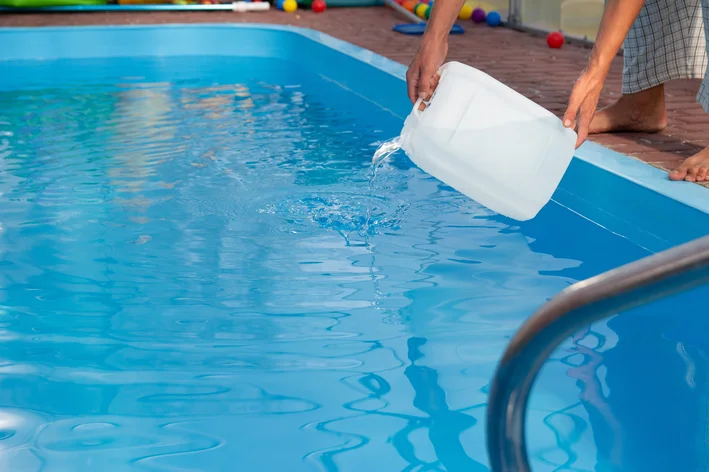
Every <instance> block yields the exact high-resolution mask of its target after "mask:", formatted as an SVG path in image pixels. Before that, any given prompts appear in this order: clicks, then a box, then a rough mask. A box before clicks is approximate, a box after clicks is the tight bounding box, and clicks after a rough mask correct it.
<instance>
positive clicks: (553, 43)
mask: <svg viewBox="0 0 709 472" xmlns="http://www.w3.org/2000/svg"><path fill="white" fill-rule="evenodd" d="M564 41H566V40H565V39H564V35H563V34H561V33H559V32H558V31H552V32H551V33H549V35H548V36H547V44H548V45H549V47H550V48H552V49H560V48H561V46H563V45H564Z"/></svg>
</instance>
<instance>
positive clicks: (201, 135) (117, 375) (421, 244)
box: [0, 58, 706, 472]
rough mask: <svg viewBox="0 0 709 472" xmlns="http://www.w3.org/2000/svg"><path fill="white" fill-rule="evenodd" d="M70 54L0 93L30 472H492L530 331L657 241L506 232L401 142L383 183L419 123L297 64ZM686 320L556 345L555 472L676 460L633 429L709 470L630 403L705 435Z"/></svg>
mask: <svg viewBox="0 0 709 472" xmlns="http://www.w3.org/2000/svg"><path fill="white" fill-rule="evenodd" d="M71 66H72V67H71V68H69V67H68V64H65V65H64V66H62V65H61V64H56V63H43V64H24V65H22V64H20V65H3V66H2V67H15V68H17V69H16V70H15V71H14V72H13V74H15V73H17V72H18V71H19V72H22V73H23V74H24V76H26V77H29V78H31V82H30V83H29V84H28V85H27V88H26V89H22V88H20V89H13V90H7V91H2V92H0V105H2V106H0V156H2V159H0V166H1V167H0V254H2V258H1V260H0V265H2V268H3V270H2V271H0V308H1V309H0V339H2V340H3V342H2V343H0V387H2V388H0V448H1V449H2V450H3V455H2V457H1V458H0V461H4V462H3V463H2V465H5V466H6V467H5V468H6V469H7V470H40V469H41V468H42V467H45V468H48V469H50V470H96V469H97V468H98V469H101V470H112V469H115V468H119V469H120V468H128V467H136V468H140V467H143V468H153V469H155V468H162V469H164V470H171V469H175V470H184V469H189V468H192V469H197V470H203V469H204V468H205V467H208V468H210V470H231V469H233V467H234V466H235V464H236V465H238V466H239V467H242V468H246V469H248V470H289V471H293V472H300V471H305V470H325V471H329V472H330V471H341V472H347V471H355V470H367V469H376V470H405V471H412V472H413V471H423V470H431V471H433V470H436V471H444V470H446V471H476V470H479V471H483V470H487V466H486V464H487V462H486V455H485V445H484V407H485V403H486V401H487V387H488V384H489V381H490V376H491V375H492V372H493V370H494V368H495V365H496V363H497V360H498V358H499V355H500V353H501V352H502V350H503V349H504V347H505V345H506V343H507V341H508V339H509V336H510V335H511V334H512V333H513V332H514V330H515V329H516V328H517V327H518V326H519V324H520V323H521V322H522V321H523V320H524V319H525V318H526V316H528V315H529V314H530V313H531V312H532V311H533V310H534V309H535V308H537V307H538V306H539V305H540V304H541V303H543V302H544V301H545V300H547V299H548V298H549V297H551V296H553V295H554V294H555V293H557V292H558V291H559V290H561V289H563V288H565V287H567V286H568V285H569V284H570V283H573V282H574V281H576V280H579V279H582V278H586V277H588V276H590V275H595V274H596V273H598V272H601V271H603V270H606V269H607V268H610V267H612V266H615V265H617V264H618V263H619V262H625V261H629V260H633V259H636V258H639V257H642V256H643V255H645V254H646V252H645V251H644V250H643V249H641V248H638V247H637V246H635V245H634V244H633V243H632V242H630V241H627V240H623V239H621V238H618V237H616V236H614V235H613V234H612V233H610V232H608V231H605V230H603V229H602V228H598V227H596V226H594V225H593V224H591V223H590V222H588V221H586V220H583V219H582V218H580V217H579V216H578V215H574V214H573V213H570V212H569V211H568V210H565V209H563V208H561V207H559V206H557V205H554V204H551V205H549V206H548V207H547V208H545V210H544V211H543V212H542V213H541V214H540V215H539V217H538V218H536V219H535V220H533V221H531V222H527V223H525V224H521V225H520V224H517V223H515V222H512V221H508V220H505V219H503V218H500V217H497V216H495V215H493V214H491V213H490V212H489V211H487V210H486V209H484V208H482V207H480V206H479V205H477V204H475V203H474V202H471V201H470V200H468V199H467V198H465V197H462V196H460V195H459V194H457V193H456V192H454V191H452V190H451V189H450V188H447V187H446V186H445V185H442V184H440V183H439V182H437V181H435V180H434V179H431V178H429V177H427V176H426V175H424V174H422V173H421V172H419V171H418V170H417V169H415V168H412V166H411V164H410V162H409V161H408V160H407V159H406V158H405V157H404V156H402V155H395V156H393V158H392V159H390V160H387V161H386V162H384V163H382V164H381V166H380V167H379V168H378V171H377V176H376V179H375V180H374V181H373V182H371V189H370V178H371V169H370V163H371V157H372V152H373V151H374V149H375V148H376V145H377V144H378V143H380V142H382V141H383V140H385V139H386V138H388V137H390V136H393V135H395V134H396V132H398V130H399V127H400V125H401V123H399V122H398V121H397V120H395V119H394V118H392V117H391V116H390V115H387V114H384V113H383V112H380V111H377V110H373V108H372V106H371V104H370V103H369V102H366V101H364V100H361V99H359V98H356V97H353V96H352V95H351V94H350V92H348V91H346V90H343V89H339V88H338V86H337V84H335V83H332V82H328V81H325V80H323V79H322V78H320V77H318V76H314V75H311V74H309V73H307V72H306V71H302V70H299V69H298V68H297V67H294V66H293V65H292V64H289V63H278V62H270V61H259V60H252V59H238V60H232V61H229V60H226V59H224V58H176V59H172V60H147V59H141V60H137V59H121V60H116V62H113V61H112V62H110V63H105V62H101V61H88V62H87V63H86V64H84V66H85V67H80V68H78V69H77V68H76V64H74V63H72V64H71ZM127 67H130V70H131V74H132V77H125V76H124V71H125V70H128V69H127ZM79 71H80V72H79ZM205 71H207V72H205ZM6 77H9V75H3V74H2V73H0V85H1V84H3V80H6V79H4V78H6ZM57 83H58V84H62V83H70V84H73V85H71V86H66V87H64V88H62V87H59V86H56V85H52V86H51V87H49V85H48V84H57ZM116 84H118V85H116ZM0 90H2V87H1V86H0ZM146 107H147V109H148V110H147V111H146ZM694 300H695V301H694V303H696V304H697V305H700V303H698V302H697V301H696V300H697V299H694ZM671 308H672V306H665V307H664V308H661V309H658V311H657V314H656V315H655V314H650V315H651V316H650V315H648V313H645V314H644V315H642V316H645V317H647V319H650V320H654V321H652V322H647V320H646V319H645V318H643V319H642V322H640V321H639V318H638V316H641V315H637V316H635V318H632V317H631V318H626V317H625V315H624V316H621V317H618V318H615V319H613V320H612V321H609V322H607V323H605V324H599V325H594V326H593V327H592V328H591V329H590V330H589V331H588V333H581V334H580V335H579V337H578V339H577V340H576V341H575V343H574V342H572V343H569V344H568V345H566V346H564V348H563V349H562V350H561V351H560V352H559V353H557V354H556V355H555V357H554V359H552V360H551V361H550V363H549V365H548V368H547V369H546V370H545V372H544V375H543V376H542V378H541V379H540V381H539V383H538V385H537V388H536V389H535V395H534V398H533V400H532V408H531V410H530V417H529V421H528V424H529V427H530V447H531V450H532V453H533V455H534V467H535V470H574V471H580V470H594V469H598V468H599V467H611V466H615V465H618V467H621V466H623V467H628V466H629V464H632V465H633V466H634V465H635V464H645V465H644V467H645V466H646V468H645V469H643V470H648V471H653V470H660V469H659V468H658V467H659V465H666V462H662V461H660V460H656V461H655V464H652V463H651V462H652V461H650V460H648V461H647V463H644V462H643V461H641V460H640V459H639V458H640V457H644V456H642V454H641V452H640V444H641V443H642V441H641V439H637V444H636V443H635V442H630V440H629V439H628V438H629V437H630V436H631V435H632V436H633V438H636V437H637V438H643V437H644V438H647V437H649V436H652V434H656V436H657V440H658V441H659V440H660V438H662V440H663V441H667V443H668V444H673V445H674V444H675V443H677V447H678V449H677V450H678V451H682V453H683V454H686V457H689V458H687V459H683V460H684V461H685V462H683V464H690V463H691V464H696V463H698V459H696V457H698V454H697V453H694V454H693V453H691V452H690V445H691V447H695V448H696V450H700V449H701V448H702V447H703V446H701V447H700V445H699V443H697V442H696V441H695V442H694V443H692V442H690V441H688V442H686V443H685V444H684V445H680V444H679V439H678V438H676V437H669V436H670V434H671V433H667V432H665V433H662V434H660V433H656V430H657V428H655V430H653V429H652V428H651V427H650V426H649V425H650V423H651V419H649V418H647V417H649V416H650V415H645V416H647V417H645V416H643V417H642V418H639V417H636V416H633V415H640V413H639V412H638V406H642V408H643V409H644V412H643V414H644V413H645V412H647V411H649V410H651V409H653V408H654V410H653V411H663V413H662V415H660V416H662V417H663V418H664V417H665V416H672V418H673V419H672V420H671V421H670V420H667V422H666V423H664V424H665V425H669V426H671V428H669V429H666V430H663V431H677V430H683V431H689V429H688V428H689V426H688V425H694V426H692V427H694V430H692V431H694V432H697V431H699V427H698V426H697V427H695V426H696V425H697V421H698V420H696V417H697V415H698V413H697V412H702V413H701V414H702V415H704V413H703V410H701V408H700V406H697V405H701V400H700V398H704V397H703V396H704V395H705V394H704V390H705V389H704V385H705V384H706V381H705V379H704V377H703V376H704V375H705V374H704V372H705V370H706V360H705V357H704V356H703V354H701V353H702V352H704V350H703V348H702V344H701V339H700V334H698V333H701V332H703V331H702V329H703V328H702V326H700V325H698V324H697V322H696V320H694V321H692V320H690V319H689V318H687V319H684V320H683V323H686V326H687V328H684V327H683V326H684V325H677V326H676V328H677V329H676V331H675V332H671V330H669V329H668V328H667V325H666V324H663V323H661V322H660V321H658V320H660V315H661V314H664V313H667V312H668V310H669V309H671ZM689 327H691V328H692V329H690V328H689ZM584 334H585V335H586V336H585V338H584V336H583V335H584ZM690 334H691V335H693V336H695V337H694V338H690V337H688V335H690ZM663 337H664V338H663ZM660 338H663V339H664V341H661V342H660V344H658V342H657V341H658V339H660ZM592 340H595V341H594V342H592ZM648 340H652V342H651V343H650V344H653V343H654V347H652V346H650V347H648V346H647V341H648ZM670 340H671V341H670ZM678 346H681V347H678ZM653 349H654V350H653ZM653 356H654V357H653ZM648 359H654V360H652V361H648ZM666 359H673V361H672V362H669V361H666ZM648 362H650V364H649V365H650V367H648ZM642 369H646V371H643V370H642ZM648 369H649V371H648ZM638 372H641V374H638ZM639 375H642V376H643V378H642V379H638V378H637V377H638V376H639ZM653 376H654V377H653ZM675 377H676V379H679V381H680V382H683V384H682V385H685V386H686V387H676V386H673V387H671V388H670V387H660V388H658V387H655V388H654V389H651V388H650V386H649V382H650V380H651V379H653V378H655V379H665V378H667V379H671V380H672V379H675ZM688 379H689V380H688ZM668 381H669V380H668ZM672 382H675V380H672ZM673 385H674V384H673ZM690 386H691V388H690ZM682 389H689V390H687V392H690V391H691V394H689V393H687V392H685V391H684V390H682ZM621 390H622V391H624V392H625V393H620V392H621ZM648 391H651V392H655V393H654V395H651V396H648V395H647V392H648ZM642 392H645V393H642ZM660 394H662V395H666V396H667V398H672V399H673V401H674V402H675V403H685V404H687V403H691V404H693V405H695V407H694V410H691V408H689V409H688V410H690V411H691V412H692V413H691V414H692V415H695V419H692V418H691V417H690V416H689V414H687V413H686V412H685V413H681V414H675V415H674V416H673V415H670V413H666V412H665V410H662V408H665V409H666V410H667V411H671V410H670V406H669V403H668V402H665V401H664V400H663V401H660ZM642 395H645V397H647V398H645V397H643V399H642V400H640V401H638V398H639V397H640V396H642ZM650 405H653V406H652V407H651V406H650ZM702 418H703V416H702ZM652 421H657V419H656V418H655V419H654V420H652ZM643 429H644V431H643ZM653 431H655V432H653ZM274 432H277V434H276V433H274ZM696 437H699V433H698V432H697V433H696ZM633 441H635V439H633ZM673 441H674V442H673ZM651 444H652V442H651ZM274 449H277V452H278V453H274ZM656 449H657V450H660V447H659V446H657V448H656ZM701 450H702V451H703V449H701ZM644 454H646V455H647V456H648V457H653V456H652V454H649V453H647V452H646V453H644ZM657 454H659V452H658V453H657ZM702 454H704V453H703V452H702ZM596 456H597V457H596ZM670 456H672V457H675V454H670ZM702 457H704V456H702ZM692 461H694V462H692ZM596 462H597V463H598V464H596ZM658 464H659V465H658ZM653 467H655V468H653ZM92 468H93V469H92ZM598 470H601V469H598Z"/></svg>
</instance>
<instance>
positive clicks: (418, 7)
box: [414, 3, 428, 19]
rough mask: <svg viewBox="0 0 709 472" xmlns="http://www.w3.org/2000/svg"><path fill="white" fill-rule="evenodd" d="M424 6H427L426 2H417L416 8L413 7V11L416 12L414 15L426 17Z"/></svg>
mask: <svg viewBox="0 0 709 472" xmlns="http://www.w3.org/2000/svg"><path fill="white" fill-rule="evenodd" d="M426 8H428V4H427V3H419V4H418V5H416V8H415V9H414V13H416V16H418V17H419V18H424V19H425V18H426Z"/></svg>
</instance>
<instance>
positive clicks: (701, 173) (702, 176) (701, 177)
mask: <svg viewBox="0 0 709 472" xmlns="http://www.w3.org/2000/svg"><path fill="white" fill-rule="evenodd" d="M707 173H709V167H704V166H702V167H700V168H699V170H698V171H697V182H704V181H706V180H707Z"/></svg>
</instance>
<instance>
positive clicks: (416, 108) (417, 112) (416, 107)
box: [414, 98, 430, 118]
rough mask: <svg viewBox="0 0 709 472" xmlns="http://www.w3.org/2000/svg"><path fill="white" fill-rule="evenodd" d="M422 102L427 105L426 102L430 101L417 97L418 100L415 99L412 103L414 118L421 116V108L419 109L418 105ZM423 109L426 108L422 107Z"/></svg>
mask: <svg viewBox="0 0 709 472" xmlns="http://www.w3.org/2000/svg"><path fill="white" fill-rule="evenodd" d="M422 103H423V104H424V105H426V106H428V104H429V103H430V102H427V101H426V100H424V99H423V98H419V99H418V100H416V103H414V115H415V116H416V118H420V117H421V113H423V112H422V111H421V110H419V107H420V106H421V104H422ZM425 109H426V108H425V107H424V110H425Z"/></svg>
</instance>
